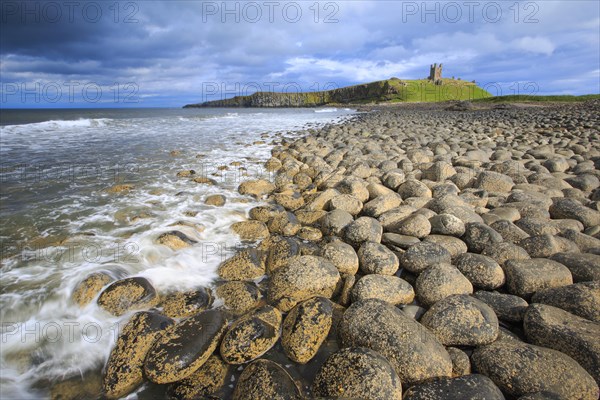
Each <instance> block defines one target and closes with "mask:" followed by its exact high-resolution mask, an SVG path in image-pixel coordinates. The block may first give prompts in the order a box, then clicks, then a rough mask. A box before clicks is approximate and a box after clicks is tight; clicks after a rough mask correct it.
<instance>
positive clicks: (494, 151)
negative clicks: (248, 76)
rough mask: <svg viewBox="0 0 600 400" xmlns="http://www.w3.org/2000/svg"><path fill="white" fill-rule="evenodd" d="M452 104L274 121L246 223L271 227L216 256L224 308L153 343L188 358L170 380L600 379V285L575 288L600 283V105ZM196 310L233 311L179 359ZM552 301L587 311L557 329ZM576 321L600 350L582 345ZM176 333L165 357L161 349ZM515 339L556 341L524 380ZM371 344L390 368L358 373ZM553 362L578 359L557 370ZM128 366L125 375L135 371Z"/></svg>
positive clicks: (187, 384) (555, 388)
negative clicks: (551, 333) (302, 125)
mask: <svg viewBox="0 0 600 400" xmlns="http://www.w3.org/2000/svg"><path fill="white" fill-rule="evenodd" d="M459 105H460V104H459ZM376 107H378V108H383V107H381V106H376ZM448 107H452V105H450V106H449V105H448V104H446V105H444V107H442V106H433V107H432V106H431V103H428V104H426V105H417V106H415V104H414V103H413V104H411V105H402V106H399V107H389V108H385V109H378V110H377V109H375V108H374V109H368V110H367V109H364V110H357V111H375V112H369V113H366V114H358V115H356V116H354V117H352V118H351V119H350V121H345V122H343V123H342V124H328V125H326V126H325V127H323V128H319V129H310V128H309V129H307V130H306V131H307V132H308V134H307V135H304V136H301V137H294V138H290V139H285V138H284V139H281V138H278V139H276V140H275V142H277V141H280V142H281V143H280V144H279V145H277V144H275V146H274V147H273V148H272V150H271V154H272V158H271V159H269V160H268V161H267V162H266V163H265V167H266V169H267V171H269V172H273V173H276V175H275V179H274V181H273V182H268V181H263V180H254V181H246V182H242V183H241V184H240V187H239V189H238V191H239V192H240V194H242V195H251V196H254V197H255V198H257V199H264V200H265V204H264V205H258V206H256V207H254V208H253V209H251V210H250V212H249V218H248V219H247V220H245V221H242V222H239V223H236V224H234V225H233V226H232V229H233V231H234V232H237V233H238V235H240V237H241V239H242V240H247V241H251V242H255V241H258V242H259V244H258V245H257V246H255V247H254V246H253V247H249V248H245V249H242V250H241V251H239V252H238V253H237V254H236V255H234V256H233V257H232V258H230V259H228V260H226V261H224V262H223V263H222V264H221V266H220V267H219V270H218V274H219V276H220V277H221V279H222V281H221V282H215V284H214V287H215V291H216V295H217V297H218V298H220V299H221V300H222V301H223V302H224V309H223V308H222V309H221V311H218V312H212V313H213V314H214V315H213V314H211V315H210V316H209V315H208V314H207V313H210V312H208V311H204V312H202V313H200V314H194V316H192V317H189V318H188V319H185V320H180V321H179V322H177V323H176V324H174V325H173V327H172V328H167V330H165V331H161V335H162V336H160V335H159V337H162V339H160V340H157V339H155V338H154V340H156V343H158V342H160V343H159V344H156V343H154V344H153V346H152V348H149V347H148V348H146V349H145V353H144V355H146V353H147V354H148V356H146V357H143V358H145V362H144V361H143V358H142V360H141V361H142V364H143V368H144V371H145V375H146V376H150V380H151V381H154V382H157V383H166V382H173V381H174V380H173V379H175V378H174V377H173V376H172V375H171V374H174V375H175V377H177V379H175V381H178V383H174V384H170V386H169V389H167V391H168V393H170V394H171V395H176V396H177V397H179V398H186V396H187V395H217V396H225V397H224V398H229V397H230V396H231V395H232V393H233V398H253V397H248V396H249V393H256V394H257V395H260V396H263V397H264V396H271V397H274V396H277V395H281V396H284V395H286V396H289V397H290V398H300V397H301V396H307V397H309V398H310V397H311V396H312V397H315V396H332V395H333V393H335V390H338V389H339V388H340V387H343V388H344V390H345V392H344V393H345V395H347V396H366V397H369V396H375V394H376V393H385V397H386V398H397V399H400V398H401V396H402V395H401V393H402V392H403V391H404V392H407V391H408V392H411V393H413V394H414V393H419V391H420V390H423V391H426V390H430V389H431V388H432V387H436V385H438V384H439V383H431V382H430V383H427V382H425V381H426V380H427V379H429V378H434V377H447V378H444V379H445V380H442V382H444V383H443V385H447V386H445V387H446V388H452V390H467V388H469V387H470V388H471V390H476V391H478V393H485V394H486V398H501V397H498V396H502V395H501V394H500V391H502V392H503V393H504V395H508V396H514V397H518V395H520V394H525V393H527V390H530V389H527V388H528V387H530V386H532V387H538V388H540V389H539V390H547V391H551V392H553V393H555V394H557V395H559V396H566V395H573V396H575V397H581V398H597V396H598V385H597V382H595V381H594V379H593V378H592V377H594V376H595V372H597V370H596V368H597V365H596V364H593V363H591V364H590V363H589V362H586V361H585V354H584V353H586V352H590V351H591V352H592V353H593V354H595V357H596V356H598V355H600V353H598V351H597V350H594V349H597V347H595V346H597V340H598V339H597V337H596V338H595V339H594V338H593V337H592V336H590V335H589V334H587V333H586V329H591V328H586V327H587V326H588V325H589V324H590V323H592V324H593V323H597V322H598V321H599V320H600V300H597V299H596V300H595V301H596V303H593V304H591V305H590V304H587V305H586V304H584V303H583V302H582V301H583V300H578V298H571V297H569V298H568V299H567V298H565V297H564V296H565V295H564V293H565V291H567V292H568V291H569V290H571V291H572V290H577V291H580V292H582V293H589V295H592V293H597V292H598V291H600V262H598V260H600V189H599V186H600V181H599V178H600V173H599V166H600V140H599V136H600V133H599V132H598V130H597V128H594V127H597V126H598V125H599V121H598V111H600V107H598V104H597V102H596V103H589V104H587V103H586V104H569V105H556V104H544V105H543V106H542V108H543V110H540V107H538V106H537V105H536V106H534V107H531V106H521V105H518V104H517V105H510V106H509V107H501V108H499V107H497V106H496V105H494V104H490V105H489V107H486V108H481V109H477V110H473V109H469V110H463V109H462V108H461V107H459V108H454V109H453V108H451V109H450V110H448V109H447V108H448ZM465 111H466V112H465ZM265 275H266V276H267V278H266V279H265V278H263V276H265ZM208 296H209V297H210V293H209V294H208ZM561 296H562V297H561ZM194 301H197V299H196V300H193V299H188V300H186V299H185V296H184V299H183V302H181V301H180V302H179V303H177V304H179V306H182V305H183V306H184V307H185V306H186V305H187V306H193V305H194V304H195V303H194ZM534 303H535V306H531V304H534ZM163 305H164V304H163ZM205 308H210V306H207V307H205ZM401 309H402V310H403V311H400V310H401ZM439 309H444V310H446V311H445V312H447V313H450V315H451V318H448V317H447V316H445V315H444V313H443V312H441V311H439ZM561 309H562V310H566V311H561ZM348 310H350V311H348ZM557 310H558V311H557ZM468 313H475V314H476V315H480V316H481V318H480V319H479V320H469V319H467V318H466V317H465V315H467V314H468ZM151 314H154V316H153V318H156V314H157V313H155V312H152V313H151ZM217 314H218V315H217ZM136 315H137V314H136ZM198 316H203V317H202V318H204V319H203V321H204V322H208V323H209V325H210V326H219V327H220V328H219V329H217V330H216V331H215V333H214V334H210V335H208V337H207V336H206V335H205V336H204V337H197V336H195V335H193V334H191V337H189V338H187V339H189V340H190V345H189V346H188V348H187V351H188V352H190V353H189V354H188V355H189V356H190V357H191V358H193V359H199V358H204V360H203V361H202V362H199V363H198V365H195V366H186V367H185V368H183V369H182V368H181V366H179V367H175V366H174V367H173V368H175V371H174V372H173V371H171V370H169V371H171V372H169V374H166V372H165V370H164V369H165V368H167V367H166V365H167V364H169V363H168V348H169V347H168V346H169V344H173V343H174V342H176V341H177V339H176V338H177V335H176V334H175V333H174V331H176V330H177V329H178V328H179V329H183V328H182V325H184V324H183V322H182V321H189V320H192V319H194V318H198ZM378 316H385V318H383V317H382V318H383V319H379V317H378ZM535 318H537V319H535ZM552 318H558V320H560V321H561V323H563V322H564V321H567V322H568V323H569V325H570V326H571V331H569V333H568V334H565V335H566V336H565V335H563V336H561V335H560V334H558V338H557V339H556V340H552V341H548V340H546V339H545V336H547V335H546V334H544V332H547V331H548V330H549V329H559V328H558V326H559V325H560V324H561V323H556V322H553V320H552ZM222 319H224V320H222ZM534 320H535V321H536V325H533V322H532V321H534ZM524 321H525V322H524ZM590 321H592V322H590ZM231 323H232V325H230V324H231ZM128 325H129V324H128ZM448 327H449V328H448ZM425 328H426V329H425ZM125 329H126V330H127V327H126V328H125ZM544 329H545V330H544ZM593 329H597V328H593ZM540 332H541V333H540ZM154 334H156V331H154ZM406 335H408V336H406ZM388 337H389V338H392V339H389V340H391V342H388V341H387V340H388V339H386V338H388ZM573 337H574V338H575V340H579V342H578V343H587V344H588V345H589V346H591V349H592V350H590V348H585V347H584V346H578V347H577V348H573V347H572V346H571V347H569V345H568V340H567V339H565V338H573ZM400 338H402V339H400ZM127 339H128V337H127V332H124V339H123V341H124V342H127ZM120 340H121V339H120ZM209 344H210V346H209V347H210V348H211V350H203V351H200V350H199V347H202V348H204V347H203V346H207V345H209ZM161 345H162V346H163V348H162V349H163V354H164V351H166V352H167V360H165V359H162V361H161V363H159V364H156V363H154V364H153V360H154V361H159V359H155V358H153V357H156V354H155V353H156V351H157V347H159V348H160V346H161ZM213 345H214V347H211V346H213ZM165 346H166V347H165ZM536 346H537V347H536ZM539 346H541V347H539ZM589 346H588V347H589ZM345 347H350V350H343V351H340V349H341V348H345ZM359 348H361V349H363V350H358V349H359ZM364 348H369V349H370V350H364ZM549 348H550V349H554V350H558V351H562V352H563V353H558V355H557V354H555V353H556V352H555V353H552V352H551V351H552V350H548V349H549ZM540 349H541V350H540ZM137 350H138V351H139V349H137ZM130 351H133V350H132V348H127V346H125V347H124V348H121V349H120V350H118V351H117V353H121V355H126V354H130V353H128V352H130ZM519 351H538V352H539V353H540V358H539V360H541V359H544V360H545V361H544V362H541V361H539V360H538V361H536V360H534V359H530V360H527V361H526V362H525V364H524V365H525V366H524V367H523V369H519V370H518V374H519V375H520V376H521V375H522V378H523V381H522V382H521V383H520V385H521V386H519V385H516V386H515V385H512V384H510V383H509V379H510V377H509V376H506V375H504V374H503V371H502V370H501V369H502V368H503V367H502V365H504V364H503V363H505V362H511V361H512V358H511V357H512V355H513V354H515V352H519ZM114 352H115V350H113V354H114ZM213 353H214V354H220V357H218V356H216V355H211V354H213ZM565 354H566V355H565ZM209 356H210V357H209ZM111 357H112V355H111ZM415 357H416V358H415ZM259 359H263V360H265V359H266V360H270V361H256V360H259ZM351 359H352V360H355V361H354V362H351V363H350V364H348V360H351ZM111 360H112V359H109V366H110V363H111ZM149 360H150V361H149ZM207 360H208V361H207ZM405 360H412V361H405ZM507 360H508V361H507ZM112 361H114V360H112ZM171 361H173V360H171ZM149 364H152V365H151V366H149ZM365 364H366V366H369V365H371V366H373V365H377V366H378V367H379V368H380V369H379V371H380V372H379V373H377V374H376V376H372V377H371V379H368V380H366V381H363V382H360V381H357V380H356V379H354V378H356V377H357V376H363V375H362V374H364V373H365V371H366V370H365V368H366V366H365ZM517 364H519V363H517ZM517 364H515V365H517ZM554 364H556V365H559V364H560V365H568V366H569V370H570V373H569V374H563V375H560V376H559V375H558V374H555V373H554V372H553V368H554V367H553V365H554ZM157 365H158V366H157ZM240 365H242V366H243V368H238V366H240ZM472 367H473V368H472ZM496 368H499V369H500V370H498V369H496ZM242 369H243V372H242V371H240V370H242ZM525 369H528V370H531V371H533V373H532V374H530V373H528V372H527V371H526V370H525ZM194 371H195V372H194ZM472 371H478V372H479V374H481V375H478V374H472V373H471V372H472ZM240 372H241V374H240ZM190 374H191V375H190ZM261 374H262V375H261ZM167 375H168V376H167ZM259 375H260V376H263V377H264V376H270V377H272V378H274V377H276V379H274V382H272V384H270V385H269V384H268V383H267V382H265V381H264V379H259V378H257V377H256V376H259ZM184 376H193V377H194V379H184V380H181V379H180V378H181V377H184ZM596 376H597V375H596ZM353 377H354V378H353ZM126 378H127V377H126V376H124V375H118V374H117V375H114V376H113V379H114V380H113V381H112V383H113V384H115V387H116V386H118V387H119V389H120V390H125V389H127V388H125V389H124V388H123V386H122V384H123V383H124V382H125V381H127V379H126ZM448 378H451V379H448ZM105 382H106V381H105ZM230 382H233V386H235V389H233V391H232V390H231V388H228V386H229V384H230ZM139 383H141V382H139ZM139 383H138V384H139ZM528 385H529V386H528ZM149 386H150V389H148V390H150V391H151V390H152V386H155V385H153V384H150V385H149ZM113 389H114V388H113ZM105 390H106V388H105ZM115 390H116V389H115ZM375 390H376V391H375ZM338 395H339V394H338ZM142 397H143V396H142ZM373 398H377V397H376V396H375V397H373ZM411 398H412V397H411ZM415 398H417V397H415ZM419 398H420V397H419Z"/></svg>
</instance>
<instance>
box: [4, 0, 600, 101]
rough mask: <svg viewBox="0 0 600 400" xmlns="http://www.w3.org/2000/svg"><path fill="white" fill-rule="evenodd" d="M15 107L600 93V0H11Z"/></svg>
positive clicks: (7, 36)
mask: <svg viewBox="0 0 600 400" xmlns="http://www.w3.org/2000/svg"><path fill="white" fill-rule="evenodd" d="M0 23H1V25H0V78H1V87H0V95H1V101H0V105H1V106H2V107H3V108H47V107H52V108H54V107H73V108H76V107H179V106H182V105H184V104H188V103H198V102H202V101H206V100H215V99H222V98H229V97H232V96H234V95H247V94H251V93H253V92H255V91H257V90H260V91H279V92H298V91H303V92H305V91H314V90H323V89H332V88H337V87H343V86H348V85H354V84H359V83H365V82H370V81H375V80H381V79H387V78H390V77H398V78H401V79H421V78H424V77H426V76H427V75H428V74H429V66H430V64H432V63H443V65H444V69H443V76H444V77H448V78H450V77H453V76H454V77H457V78H458V77H460V78H461V79H464V80H469V81H472V80H475V81H476V82H477V83H478V84H479V85H480V86H482V87H484V88H485V89H487V90H488V91H490V93H492V94H494V95H507V94H589V93H600V2H598V1H595V0H590V1H578V0H574V1H571V0H569V1H553V0H540V1H516V0H514V1H513V0H508V1H500V0H499V1H428V2H425V1H385V0H378V1H356V0H351V1H314V0H309V1H275V0H273V1H271V0H266V1H231V2H223V1H196V0H188V1H177V0H175V1H114V0H109V1H102V0H98V1H83V0H78V1H60V0H59V1H7V0H1V1H0Z"/></svg>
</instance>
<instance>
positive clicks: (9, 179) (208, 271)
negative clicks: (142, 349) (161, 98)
mask: <svg viewBox="0 0 600 400" xmlns="http://www.w3.org/2000/svg"><path fill="white" fill-rule="evenodd" d="M355 114H356V113H355V111H353V110H351V109H342V108H321V109H225V108H219V109H210V108H192V109H175V108H161V109H52V110H7V109H3V110H1V111H0V185H1V186H0V188H1V189H0V222H1V223H0V241H1V264H0V323H1V330H0V332H1V343H0V350H1V351H0V398H2V399H19V400H21V399H44V398H50V396H51V393H52V390H53V389H52V388H53V387H55V385H56V383H57V382H61V381H63V380H65V379H69V378H71V377H73V376H75V377H77V376H85V374H86V373H89V372H90V371H100V370H101V369H102V366H103V365H104V364H105V362H106V360H107V359H108V356H109V354H110V350H111V349H112V347H113V345H114V343H115V341H116V338H117V337H118V334H119V331H120V329H121V328H122V327H123V326H124V324H125V323H126V322H127V320H128V319H129V318H130V317H131V314H132V313H128V314H125V315H123V316H121V317H115V316H112V315H111V314H109V313H108V312H106V311H104V310H103V309H101V308H100V307H98V305H97V304H96V302H95V301H92V302H91V303H89V304H88V305H87V306H85V307H83V308H82V307H80V306H78V305H77V304H75V303H74V301H73V300H72V293H73V290H74V288H75V287H76V285H77V284H78V283H79V282H80V281H81V280H83V279H84V278H85V277H86V276H88V275H89V274H91V273H94V272H106V273H109V274H110V275H112V276H113V277H114V278H115V279H119V278H124V277H131V276H141V277H145V278H147V279H149V280H150V282H151V283H152V284H153V285H154V287H155V288H156V289H157V291H158V292H159V293H168V292H169V291H174V290H186V289H192V288H197V287H200V286H209V285H211V283H212V282H213V281H214V279H215V278H216V269H217V267H218V265H219V264H220V263H221V261H223V260H224V259H226V258H228V257H229V256H231V255H232V254H233V253H234V252H235V251H236V250H237V249H238V248H239V247H240V246H241V244H240V243H239V238H238V237H237V236H235V235H234V234H232V232H231V230H230V229H229V227H230V225H231V224H232V223H234V222H237V221H242V220H244V219H245V216H246V215H247V212H248V210H249V209H250V208H252V207H254V206H256V205H257V204H258V202H257V201H256V200H253V199H250V198H248V197H246V196H241V195H239V194H238V193H237V190H236V189H237V186H238V185H239V183H240V182H241V181H243V180H246V179H257V178H267V179H268V178H269V177H270V175H269V172H267V171H265V170H264V168H263V164H264V162H265V161H266V160H267V159H268V158H270V156H271V149H272V148H273V144H272V143H273V141H274V140H275V141H277V140H281V139H282V138H293V137H295V136H299V135H303V134H306V132H307V131H308V130H310V129H317V128H319V127H322V126H324V125H327V124H338V123H342V122H344V121H347V120H348V119H351V118H352V117H353V116H354V115H355ZM183 170H194V171H195V173H196V174H195V175H194V176H196V177H197V176H205V177H208V178H210V179H212V180H213V181H214V182H213V183H214V184H212V185H208V184H202V183H195V182H194V181H192V180H191V179H190V178H186V177H178V176H177V173H178V172H179V171H183ZM117 185H127V187H128V188H129V190H123V191H120V192H119V191H115V190H111V189H114V188H115V187H116V186H117ZM121 187H123V186H121ZM212 194H223V195H225V196H226V198H227V202H226V204H225V206H223V207H215V206H209V205H205V204H204V200H205V199H206V197H207V196H209V195H212ZM174 229H177V230H180V231H182V232H184V233H185V234H186V235H188V236H190V237H192V238H193V239H195V240H196V241H197V242H198V243H197V244H196V245H194V246H192V247H188V248H185V249H182V250H178V251H173V250H171V249H169V248H168V247H166V246H163V245H160V244H157V242H156V238H157V237H158V236H159V235H160V234H162V233H164V232H168V231H170V230H174ZM128 398H129V399H136V398H138V397H137V394H136V393H134V394H133V395H130V396H129V397H128Z"/></svg>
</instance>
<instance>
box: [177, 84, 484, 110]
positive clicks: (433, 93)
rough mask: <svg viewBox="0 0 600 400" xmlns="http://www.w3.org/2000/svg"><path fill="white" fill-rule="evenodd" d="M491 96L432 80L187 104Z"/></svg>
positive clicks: (273, 105)
mask: <svg viewBox="0 0 600 400" xmlns="http://www.w3.org/2000/svg"><path fill="white" fill-rule="evenodd" d="M490 96H491V95H490V94H489V93H488V92H486V91H485V90H483V89H481V88H480V87H478V86H477V85H476V84H475V83H473V82H466V81H460V80H453V79H444V80H443V84H442V85H440V84H434V83H433V82H431V81H429V80H425V79H423V80H400V79H398V78H391V79H387V80H383V81H376V82H371V83H365V84H360V85H354V86H348V87H343V88H339V89H333V90H327V91H320V92H302V93H277V92H256V93H254V94H251V95H248V96H235V97H232V98H230V99H222V100H214V101H207V102H204V103H197V104H188V105H186V106H184V108H197V107H266V108H276V107H319V106H324V105H330V104H368V103H380V102H405V101H447V100H474V99H480V98H485V97H490Z"/></svg>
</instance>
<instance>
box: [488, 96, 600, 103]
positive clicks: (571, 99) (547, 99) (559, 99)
mask: <svg viewBox="0 0 600 400" xmlns="http://www.w3.org/2000/svg"><path fill="white" fill-rule="evenodd" d="M599 99H600V94H585V95H581V96H572V95H549V96H542V95H539V96H538V95H525V94H515V95H507V96H495V97H487V98H481V99H477V100H476V101H478V102H485V103H513V102H578V101H586V100H599Z"/></svg>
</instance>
